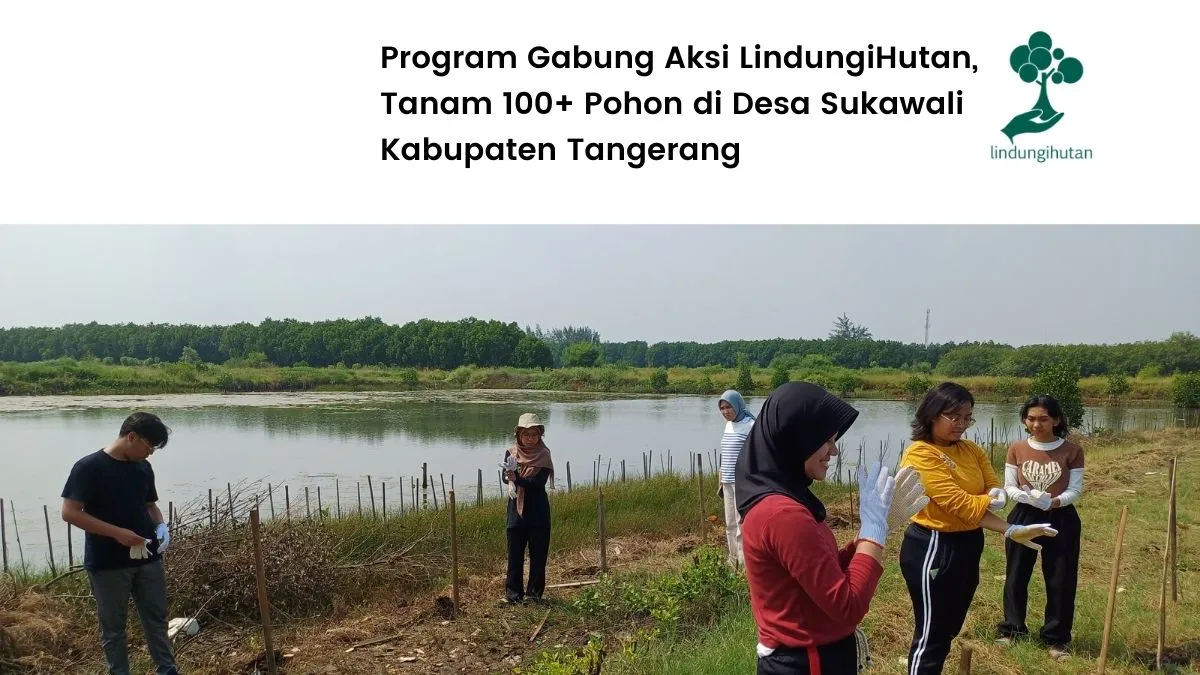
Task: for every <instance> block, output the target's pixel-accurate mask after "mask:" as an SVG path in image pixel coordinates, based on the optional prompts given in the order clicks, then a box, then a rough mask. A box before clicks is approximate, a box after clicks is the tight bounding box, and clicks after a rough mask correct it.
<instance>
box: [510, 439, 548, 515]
mask: <svg viewBox="0 0 1200 675" xmlns="http://www.w3.org/2000/svg"><path fill="white" fill-rule="evenodd" d="M507 456H508V454H507V453H505V457H507ZM549 479H550V469H546V468H541V469H538V472H537V473H535V474H533V475H532V476H529V477H526V476H522V475H521V474H520V472H518V473H517V477H516V479H515V480H513V483H515V484H516V485H517V486H519V487H523V488H525V509H524V511H525V513H524V515H521V514H518V513H517V500H516V498H511V499H509V500H508V521H507V524H506V527H550V497H549V496H547V494H546V482H547V481H549ZM504 482H506V483H507V482H508V476H507V475H506V476H504Z"/></svg>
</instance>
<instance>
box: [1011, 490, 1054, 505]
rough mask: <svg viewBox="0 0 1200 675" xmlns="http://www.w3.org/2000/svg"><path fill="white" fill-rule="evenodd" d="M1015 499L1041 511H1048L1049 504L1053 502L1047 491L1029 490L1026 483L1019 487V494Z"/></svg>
mask: <svg viewBox="0 0 1200 675" xmlns="http://www.w3.org/2000/svg"><path fill="white" fill-rule="evenodd" d="M1017 501H1019V502H1021V503H1022V504H1028V505H1030V506H1033V507H1036V508H1039V509H1041V510H1043V511H1049V510H1050V507H1051V505H1053V503H1054V498H1053V497H1051V496H1050V493H1049V492H1043V491H1041V490H1031V489H1029V486H1028V485H1024V486H1022V487H1021V494H1020V496H1018V497H1017Z"/></svg>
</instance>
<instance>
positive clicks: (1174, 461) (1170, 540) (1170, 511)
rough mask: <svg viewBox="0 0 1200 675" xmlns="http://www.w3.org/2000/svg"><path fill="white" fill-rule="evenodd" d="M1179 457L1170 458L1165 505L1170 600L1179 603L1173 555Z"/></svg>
mask: <svg viewBox="0 0 1200 675" xmlns="http://www.w3.org/2000/svg"><path fill="white" fill-rule="evenodd" d="M1178 462H1179V459H1178V458H1177V457H1172V458H1171V490H1170V504H1169V505H1168V506H1167V531H1168V534H1167V553H1168V555H1170V557H1171V562H1170V565H1171V600H1172V601H1173V602H1175V604H1179V596H1180V593H1179V563H1178V562H1176V560H1175V556H1176V554H1177V553H1178V551H1179V510H1178V509H1177V508H1176V507H1175V494H1176V487H1175V486H1176V481H1177V478H1178V475H1179V464H1178Z"/></svg>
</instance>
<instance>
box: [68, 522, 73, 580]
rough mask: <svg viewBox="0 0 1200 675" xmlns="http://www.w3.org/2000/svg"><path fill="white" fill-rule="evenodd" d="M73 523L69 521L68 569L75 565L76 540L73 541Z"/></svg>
mask: <svg viewBox="0 0 1200 675" xmlns="http://www.w3.org/2000/svg"><path fill="white" fill-rule="evenodd" d="M71 537H72V534H71V524H70V523H67V569H70V568H72V567H74V566H75V542H73V541H71Z"/></svg>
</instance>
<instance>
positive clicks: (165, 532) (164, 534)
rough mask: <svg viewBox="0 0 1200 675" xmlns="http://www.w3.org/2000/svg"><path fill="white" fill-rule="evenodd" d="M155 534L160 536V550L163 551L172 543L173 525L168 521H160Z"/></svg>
mask: <svg viewBox="0 0 1200 675" xmlns="http://www.w3.org/2000/svg"><path fill="white" fill-rule="evenodd" d="M154 536H155V537H157V538H158V552H159V553H163V552H164V551H166V550H167V547H168V546H170V545H171V527H170V526H169V525H167V524H166V523H159V524H158V527H156V528H154Z"/></svg>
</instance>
